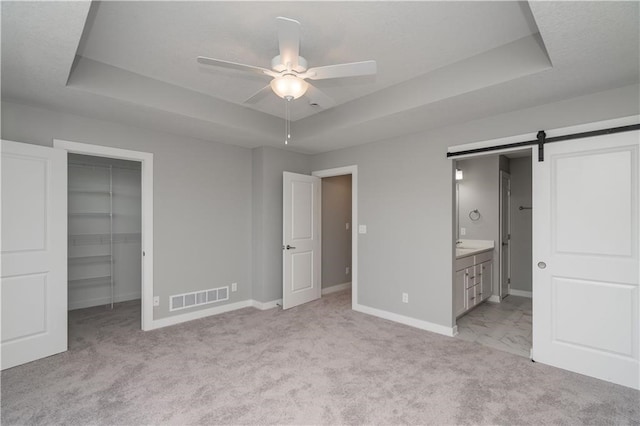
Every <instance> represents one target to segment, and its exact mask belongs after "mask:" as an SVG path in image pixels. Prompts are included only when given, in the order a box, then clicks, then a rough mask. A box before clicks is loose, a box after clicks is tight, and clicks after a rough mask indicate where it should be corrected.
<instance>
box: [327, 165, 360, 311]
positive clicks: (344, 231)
mask: <svg viewBox="0 0 640 426" xmlns="http://www.w3.org/2000/svg"><path fill="white" fill-rule="evenodd" d="M351 180H352V178H351V175H350V174H349V175H339V176H330V177H325V178H322V180H321V182H322V209H321V215H322V225H321V233H322V237H321V241H322V243H321V244H322V278H321V286H322V295H323V296H324V295H327V294H331V293H337V292H345V294H346V293H347V290H350V289H351V245H352V244H351V203H352V200H351V196H352V195H351V185H352V183H351ZM349 299H350V293H349Z"/></svg>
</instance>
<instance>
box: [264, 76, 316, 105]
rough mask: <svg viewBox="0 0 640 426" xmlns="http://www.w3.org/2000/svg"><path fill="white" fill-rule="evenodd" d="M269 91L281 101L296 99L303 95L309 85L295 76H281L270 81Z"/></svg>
mask: <svg viewBox="0 0 640 426" xmlns="http://www.w3.org/2000/svg"><path fill="white" fill-rule="evenodd" d="M270 84H271V89H272V90H273V91H274V93H275V94H276V95H278V96H280V97H281V98H283V99H287V98H293V99H298V98H299V97H300V96H302V95H304V94H305V92H306V91H307V88H308V87H309V83H307V82H306V81H304V80H303V79H301V78H298V77H296V76H295V75H283V76H280V77H276V78H274V79H273V80H271V83H270Z"/></svg>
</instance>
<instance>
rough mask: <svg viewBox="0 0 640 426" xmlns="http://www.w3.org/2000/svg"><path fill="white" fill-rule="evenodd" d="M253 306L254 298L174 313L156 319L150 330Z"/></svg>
mask: <svg viewBox="0 0 640 426" xmlns="http://www.w3.org/2000/svg"><path fill="white" fill-rule="evenodd" d="M250 306H253V300H243V301H242V302H236V303H229V304H226V305H222V306H214V307H212V308H208V309H199V310H197V311H193V312H187V313H184V314H179V315H173V316H170V317H167V318H162V319H159V320H154V321H153V323H152V324H151V328H150V330H155V329H157V328H162V327H168V326H170V325H176V324H180V323H183V322H187V321H193V320H196V319H200V318H204V317H208V316H211V315H218V314H223V313H225V312H230V311H235V310H236V309H242V308H247V307H250Z"/></svg>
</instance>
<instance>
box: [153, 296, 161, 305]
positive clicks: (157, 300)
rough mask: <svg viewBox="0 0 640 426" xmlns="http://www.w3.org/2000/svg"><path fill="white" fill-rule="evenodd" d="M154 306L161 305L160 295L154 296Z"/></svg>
mask: <svg viewBox="0 0 640 426" xmlns="http://www.w3.org/2000/svg"><path fill="white" fill-rule="evenodd" d="M153 306H160V296H154V297H153Z"/></svg>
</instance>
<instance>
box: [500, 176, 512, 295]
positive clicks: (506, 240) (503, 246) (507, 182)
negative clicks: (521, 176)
mask: <svg viewBox="0 0 640 426" xmlns="http://www.w3.org/2000/svg"><path fill="white" fill-rule="evenodd" d="M510 198H511V175H509V174H508V173H505V172H503V171H500V247H499V250H500V300H502V299H504V298H505V297H507V296H508V295H509V287H510V284H511V258H510V255H511V246H510V244H511V211H510V209H511V201H510Z"/></svg>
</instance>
